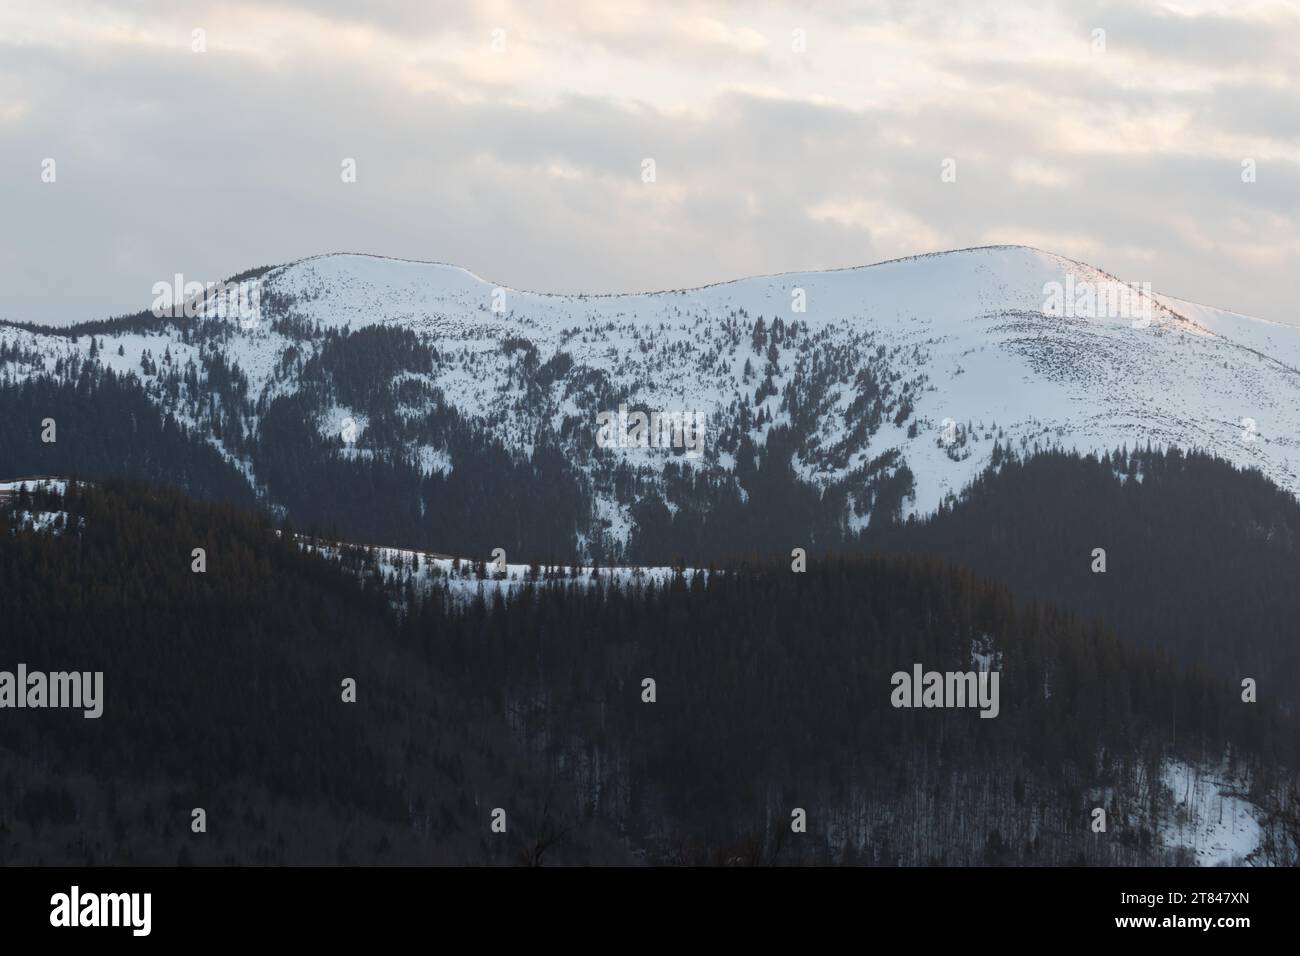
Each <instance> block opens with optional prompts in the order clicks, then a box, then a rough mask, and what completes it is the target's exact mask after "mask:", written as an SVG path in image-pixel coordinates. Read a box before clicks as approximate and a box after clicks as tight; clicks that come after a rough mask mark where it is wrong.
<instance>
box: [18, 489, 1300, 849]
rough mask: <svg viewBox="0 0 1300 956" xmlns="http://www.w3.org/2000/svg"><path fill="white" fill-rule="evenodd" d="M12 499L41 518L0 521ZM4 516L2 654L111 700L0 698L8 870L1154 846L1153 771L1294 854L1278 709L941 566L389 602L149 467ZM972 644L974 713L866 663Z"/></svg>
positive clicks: (1159, 807) (36, 498) (1287, 730)
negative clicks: (1166, 772) (1105, 822)
mask: <svg viewBox="0 0 1300 956" xmlns="http://www.w3.org/2000/svg"><path fill="white" fill-rule="evenodd" d="M33 511H58V512H62V513H63V514H64V515H65V516H66V517H64V518H63V519H62V520H61V521H60V522H59V526H58V527H57V529H56V530H55V531H53V532H51V531H32V530H14V529H17V527H18V524H20V523H21V522H19V521H18V517H17V516H19V515H21V514H24V513H30V512H33ZM6 513H7V514H8V516H9V517H8V518H7V519H6V520H7V521H9V522H11V523H14V524H13V528H12V529H11V530H10V531H8V532H4V533H0V595H3V599H2V600H3V605H2V609H3V614H4V616H5V634H6V639H5V646H4V650H5V660H4V661H3V662H0V666H10V667H11V666H12V665H14V664H15V663H17V662H19V661H22V662H25V663H27V664H28V666H29V667H31V668H38V667H42V668H46V669H49V670H56V669H72V668H75V669H78V670H103V671H104V674H105V678H104V680H105V694H104V696H105V703H104V708H105V709H104V716H103V717H102V718H100V719H99V720H84V719H82V718H81V716H80V715H79V714H70V713H68V712H64V711H35V710H29V711H24V712H15V711H8V712H4V713H2V714H0V717H3V722H0V732H2V734H3V736H0V861H3V862H9V863H14V862H47V863H48V862H110V861H121V862H155V863H174V862H178V861H179V862H189V861H194V862H213V863H231V862H289V863H295V862H338V861H346V862H395V863H400V862H481V863H517V862H543V863H551V862H554V863H565V862H631V861H635V860H648V861H652V862H678V863H697V862H713V863H734V862H750V863H763V862H777V863H808V862H839V863H850V862H859V863H869V864H923V863H941V864H957V863H1026V864H1054V863H1071V862H1073V863H1078V862H1086V863H1142V862H1148V863H1152V862H1153V863H1169V862H1178V861H1179V859H1180V856H1179V854H1178V852H1177V851H1175V850H1174V849H1173V848H1170V847H1166V846H1162V845H1161V841H1160V838H1159V836H1158V833H1159V830H1160V828H1161V825H1162V820H1164V819H1165V818H1166V817H1167V816H1168V815H1169V814H1170V813H1172V811H1171V809H1170V806H1169V802H1168V801H1169V794H1168V793H1167V792H1165V791H1164V790H1162V787H1161V785H1160V783H1159V781H1160V772H1159V771H1160V765H1161V761H1162V760H1165V759H1168V758H1178V759H1182V760H1185V761H1198V762H1206V763H1208V764H1209V765H1213V766H1222V767H1224V768H1228V769H1230V770H1231V771H1232V773H1233V774H1234V775H1235V779H1238V780H1242V781H1247V782H1248V783H1247V785H1248V786H1249V788H1250V792H1251V796H1252V798H1253V799H1256V800H1257V801H1258V802H1259V803H1260V805H1261V807H1263V808H1266V810H1265V811H1264V812H1265V813H1266V814H1267V813H1268V812H1273V811H1277V815H1276V818H1275V819H1272V822H1270V823H1268V825H1266V827H1265V831H1264V836H1265V840H1266V846H1265V848H1264V850H1263V851H1262V852H1263V854H1264V856H1265V857H1266V858H1267V859H1268V860H1271V861H1273V862H1279V861H1281V862H1285V861H1287V860H1289V859H1292V858H1293V854H1294V849H1295V848H1294V846H1293V844H1292V843H1291V842H1289V839H1288V837H1287V836H1286V829H1285V827H1286V820H1285V811H1286V810H1287V806H1286V805H1284V802H1283V803H1279V797H1278V794H1282V795H1283V796H1285V794H1287V793H1288V792H1289V791H1288V789H1287V788H1288V787H1289V786H1290V785H1291V781H1292V780H1293V774H1292V768H1294V767H1296V766H1297V735H1296V728H1295V726H1294V721H1293V720H1292V719H1291V718H1289V717H1287V716H1286V715H1285V714H1283V713H1281V712H1280V711H1279V709H1278V708H1277V707H1276V706H1274V705H1273V704H1272V703H1270V702H1269V701H1267V700H1265V701H1261V702H1260V703H1258V704H1243V703H1242V702H1241V700H1240V696H1239V689H1238V688H1237V687H1236V686H1235V685H1234V684H1233V682H1231V681H1229V680H1225V679H1222V678H1221V677H1217V676H1214V675H1212V674H1210V673H1208V672H1206V671H1203V670H1201V669H1199V668H1196V667H1190V668H1188V667H1183V666H1181V665H1179V664H1177V663H1175V662H1174V661H1173V660H1171V659H1170V658H1169V657H1168V656H1167V655H1164V654H1162V653H1160V652H1158V651H1152V650H1146V649H1142V648H1138V647H1134V646H1130V645H1128V644H1126V643H1122V642H1120V641H1118V640H1116V639H1115V638H1114V637H1113V636H1112V634H1111V633H1110V632H1109V631H1107V630H1106V629H1105V628H1103V627H1102V626H1100V625H1096V624H1091V623H1087V622H1086V621H1084V620H1081V619H1079V618H1076V617H1075V616H1073V615H1070V614H1065V613H1061V612H1059V611H1056V610H1054V609H1053V608H1051V607H1050V606H1046V605H1040V604H1037V603H1033V602H1028V603H1025V604H1024V605H1023V606H1022V605H1019V604H1018V602H1017V601H1016V600H1014V599H1013V597H1012V594H1011V592H1009V591H1008V590H1006V588H1005V587H1003V586H1001V585H997V584H993V583H989V582H987V581H984V580H982V579H980V578H978V577H976V576H975V575H973V574H972V573H970V572H969V571H967V570H962V569H957V568H950V567H948V566H946V565H944V564H942V563H939V562H936V561H934V560H930V559H923V558H916V557H906V556H900V557H870V558H863V557H860V556H859V557H836V558H830V557H827V558H820V559H819V558H813V559H812V560H811V562H810V564H809V567H808V570H807V571H806V572H805V573H794V572H792V570H791V568H790V566H789V564H788V562H782V563H779V564H775V565H770V564H766V563H750V564H743V565H735V566H732V567H729V568H727V569H726V570H725V571H724V570H721V569H719V570H718V571H717V572H715V573H712V574H709V575H696V576H693V577H689V578H688V577H687V576H684V575H679V576H677V577H675V578H673V579H672V580H671V581H670V582H669V583H668V584H667V585H665V586H663V587H655V586H649V585H647V586H644V587H639V586H632V585H624V586H618V587H610V586H605V585H602V584H600V583H593V582H591V581H587V580H576V581H575V580H572V579H570V580H569V581H568V582H567V583H565V584H563V585H561V584H557V583H551V584H548V585H540V584H539V585H537V586H535V587H534V586H529V587H526V588H524V589H523V590H522V591H521V592H520V594H519V596H518V597H516V598H514V599H512V600H510V601H506V600H504V599H502V598H501V597H499V596H496V597H493V598H490V599H489V598H486V597H485V598H483V599H480V600H475V601H470V602H468V603H464V602H459V603H458V602H452V601H450V600H448V599H447V597H446V595H445V593H443V592H439V591H435V592H434V593H433V594H432V595H430V596H429V597H428V598H427V599H423V600H421V599H418V598H417V599H416V600H414V601H413V602H412V603H411V604H409V605H408V606H407V607H406V608H405V610H400V611H399V610H397V609H396V608H397V605H395V604H394V602H393V601H392V600H391V599H390V598H391V595H390V594H389V593H388V582H385V581H384V580H383V578H382V576H381V575H380V574H379V573H378V571H377V569H373V568H372V569H371V570H370V571H369V572H368V573H364V574H362V575H361V576H360V577H359V578H358V577H357V576H356V575H355V574H351V573H345V572H344V571H343V570H342V569H341V568H340V567H338V566H334V565H331V564H330V563H329V562H327V561H325V560H324V559H322V558H320V557H319V556H315V555H310V554H305V553H302V551H301V550H300V548H299V546H298V545H297V544H296V543H295V542H294V539H293V535H292V532H291V529H289V528H288V527H287V526H281V527H276V526H273V525H272V524H271V523H270V522H269V520H268V519H266V518H264V517H260V516H258V515H256V514H249V513H245V512H242V511H239V510H235V509H233V508H230V507H229V506H225V505H217V504H206V503H201V502H196V501H193V500H190V499H186V498H184V497H183V496H180V495H178V494H176V493H175V492H172V491H168V490H164V489H160V488H146V487H144V486H139V485H132V484H123V483H119V482H108V483H105V484H104V485H102V486H100V487H87V486H73V488H72V489H71V490H70V491H69V493H68V494H67V495H66V496H62V497H59V496H57V495H49V494H46V493H44V492H41V493H37V494H35V495H27V496H23V495H19V496H15V497H14V498H12V499H11V500H10V502H9V503H8V505H7V506H6ZM277 531H278V532H280V533H279V534H277ZM196 547H201V548H204V549H205V552H206V556H207V562H208V563H207V568H206V571H204V572H203V573H195V572H194V571H193V570H192V569H191V561H192V558H191V553H192V549H193V548H196ZM978 655H992V656H993V658H995V659H996V660H997V662H998V666H999V668H1000V670H1001V675H1002V683H1001V708H1000V713H999V716H998V717H997V718H996V719H992V720H985V719H981V718H980V717H979V715H978V712H977V711H975V710H952V709H937V710H923V709H922V710H905V709H896V708H894V707H892V706H891V704H890V675H891V674H892V673H893V672H894V671H898V670H909V669H910V668H911V667H912V665H913V664H914V663H920V664H922V665H923V666H924V667H925V668H927V669H936V670H968V669H972V668H974V667H976V663H975V661H976V657H977V656H978ZM344 677H352V678H354V679H356V681H357V688H358V693H357V702H356V703H344V702H343V701H342V700H341V697H340V681H341V679H342V678H344ZM646 678H652V679H653V680H654V681H655V688H656V699H655V700H654V702H653V703H648V702H646V701H645V700H644V699H643V687H644V685H643V681H644V680H645V679H646ZM197 806H203V807H205V808H206V809H207V812H208V814H209V821H210V824H209V832H208V833H207V834H192V833H191V832H190V830H189V824H190V811H191V809H192V808H193V807H197ZM1096 806H1102V807H1104V808H1105V809H1106V810H1107V813H1108V816H1109V818H1110V820H1111V824H1110V828H1109V830H1108V832H1107V834H1105V835H1104V836H1101V838H1099V835H1098V834H1094V833H1092V832H1090V830H1089V826H1088V824H1089V811H1090V809H1091V808H1093V807H1096ZM495 807H502V808H505V809H506V810H507V812H508V814H509V819H510V821H511V823H510V828H509V830H508V831H507V833H506V834H504V835H502V834H495V833H492V832H491V831H490V829H489V813H490V811H491V810H492V809H493V808H495ZM1270 807H1271V810H1268V809H1267V808H1270ZM794 808H802V809H804V810H805V811H806V813H807V820H808V829H807V832H806V833H800V834H795V833H793V832H791V831H790V827H789V820H790V813H791V811H792V810H793V809H794Z"/></svg>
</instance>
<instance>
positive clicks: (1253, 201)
mask: <svg viewBox="0 0 1300 956" xmlns="http://www.w3.org/2000/svg"><path fill="white" fill-rule="evenodd" d="M196 30H202V31H204V32H203V39H204V41H205V44H206V51H205V52H194V50H193V47H194V45H195V32H194V31H196ZM1095 30H1103V31H1105V32H1104V50H1102V49H1099V48H1098V41H1097V39H1096V37H1095V34H1094V31H1095ZM494 31H503V32H496V33H494ZM794 31H803V32H802V36H803V37H805V38H806V49H804V50H802V51H800V50H799V49H796V48H795V47H796V46H797V43H796V42H795V41H796V34H795V32H794ZM494 39H495V41H496V42H495V44H494ZM502 40H504V43H502V42H501V41H502ZM494 46H495V47H502V46H503V48H500V49H498V48H494ZM346 158H352V159H355V161H356V167H357V181H356V182H355V183H345V182H343V181H342V178H341V176H340V172H341V163H342V162H343V160H344V159H346ZM646 158H653V159H654V161H655V164H656V173H657V179H656V181H655V182H653V183H646V182H643V181H642V162H643V160H644V159H646ZM47 159H53V160H54V161H55V164H56V165H55V167H54V169H55V181H54V182H52V183H51V182H43V181H42V172H43V170H44V169H46V168H47V166H45V165H43V164H44V163H45V161H46V160H47ZM945 159H952V160H955V162H956V171H957V178H956V181H955V182H950V183H945V182H943V181H941V176H940V174H941V170H942V164H943V162H944V160H945ZM1246 160H1253V162H1254V166H1255V170H1256V181H1255V182H1243V176H1242V171H1243V162H1244V161H1246ZM0 227H2V228H0V263H3V265H2V266H0V317H3V318H10V319H19V320H34V321H42V322H67V321H75V320H81V319H88V318H100V317H104V316H107V315H110V314H116V313H122V312H128V311H138V310H140V309H142V308H146V307H147V306H148V305H149V303H150V302H151V301H152V295H151V292H150V290H151V287H152V286H153V284H154V283H155V282H157V281H159V280H162V279H170V277H171V276H172V275H173V273H177V272H180V273H183V274H184V275H185V276H186V278H188V279H199V280H215V279H221V278H224V277H226V276H229V275H231V274H233V273H236V272H239V271H241V270H243V269H246V268H249V267H251V266H256V265H263V264H271V263H279V262H285V261H288V260H291V259H296V258H300V257H303V256H308V255H314V254H318V253H323V252H335V251H352V252H370V253H377V254H382V255H392V256H400V257H404V258H412V259H431V260H439V261H446V262H454V263H457V264H459V265H463V266H465V267H467V268H469V269H471V270H473V271H474V272H476V273H478V274H480V275H482V276H484V277H485V278H487V279H489V280H491V281H493V282H496V283H500V284H503V285H508V286H512V287H515V288H523V289H534V290H539V291H572V292H613V291H643V290H651V289H663V288H680V287H684V286H691V285H699V284H704V283H708V282H715V281H719V280H723V279H729V278H736V277H740V276H746V275H755V274H760V273H767V272H784V271H790V270H796V269H822V268H835V267H841V266H850V265H860V264H864V263H868V262H873V261H878V260H881V259H886V258H892V257H896V256H903V255H910V254H913V253H919V252H929V251H934V250H936V249H944V248H959V247H964V246H972V245H983V244H988V243H1003V242H1007V243H1025V244H1028V245H1034V246H1038V247H1040V248H1044V249H1048V250H1050V251H1053V252H1059V253H1062V254H1065V255H1070V256H1074V257H1076V258H1080V259H1084V260H1086V261H1088V262H1090V263H1092V264H1094V265H1097V266H1099V267H1101V268H1103V269H1106V270H1108V271H1110V272H1112V273H1115V274H1117V275H1119V276H1121V277H1122V278H1125V279H1129V280H1133V281H1148V282H1151V283H1152V285H1153V286H1154V288H1156V289H1157V290H1159V291H1162V292H1166V293H1169V294H1172V295H1177V296H1180V297H1183V298H1188V299H1193V300H1196V301H1200V302H1205V303H1208V304H1211V305H1216V306H1220V307H1224V308H1232V309H1236V310H1239V311H1243V312H1247V313H1251V314H1255V315H1259V316H1262V317H1265V318H1271V319H1276V320H1280V321H1287V322H1294V323H1300V308H1298V307H1297V302H1300V3H1297V2H1296V0H1271V2H1260V3H1249V2H1236V3H1227V2H1223V3H1211V2H1202V0H1188V2H1176V3H1175V2H1170V3H1144V2H1132V3H1122V4H1119V3H1089V2H1086V0H1085V2H1062V3H1060V4H1044V3H1041V2H1037V3H1024V4H1019V3H1011V2H1000V3H966V2H960V0H958V2H953V0H935V2H933V3H923V2H902V0H898V2H861V3H853V2H835V3H830V2H827V3H808V4H782V3H766V2H738V3H729V4H722V3H716V4H715V3H688V2H672V0H657V2H650V0H617V2H613V0H611V2H566V3H560V2H545V0H531V2H528V0H520V2H505V0H501V2H481V3H472V4H471V3H467V2H457V3H429V2H409V3H404V2H397V0H380V2H375V0H369V2H366V3H357V2H352V0H348V2H344V0H321V2H315V3H308V2H273V0H272V2H268V0H258V2H248V3H237V2H200V0H178V2H177V0H173V2H121V3H77V2H51V0H31V2H27V0H0Z"/></svg>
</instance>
